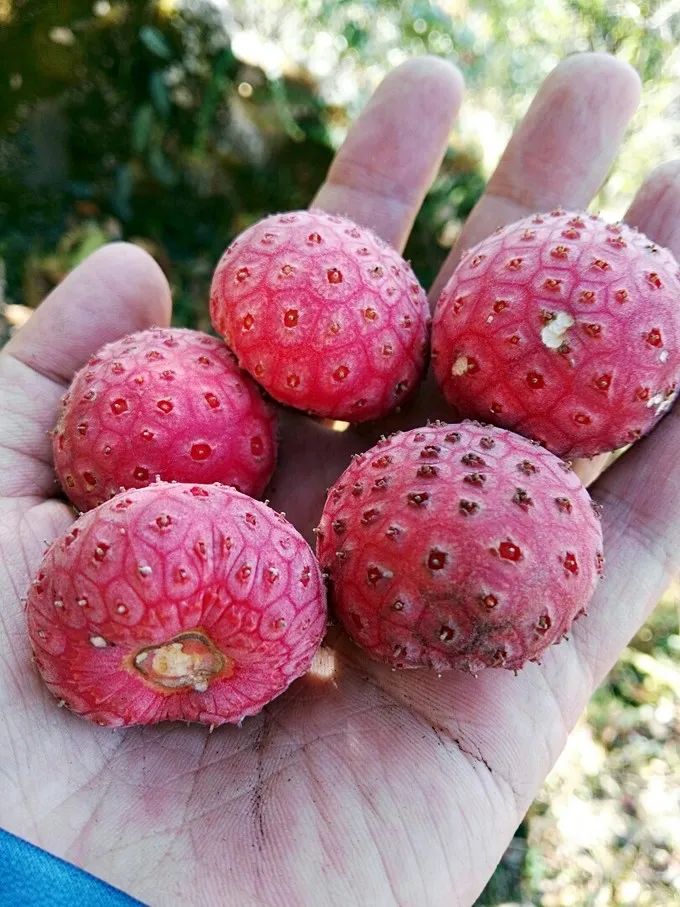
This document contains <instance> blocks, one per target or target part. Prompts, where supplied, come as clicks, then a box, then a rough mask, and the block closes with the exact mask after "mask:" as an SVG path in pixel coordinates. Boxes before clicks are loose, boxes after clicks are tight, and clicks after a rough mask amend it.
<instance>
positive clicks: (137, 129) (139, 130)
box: [132, 104, 154, 154]
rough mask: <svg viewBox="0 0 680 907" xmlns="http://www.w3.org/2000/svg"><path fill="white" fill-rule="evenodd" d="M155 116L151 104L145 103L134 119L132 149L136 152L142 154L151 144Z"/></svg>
mask: <svg viewBox="0 0 680 907" xmlns="http://www.w3.org/2000/svg"><path fill="white" fill-rule="evenodd" d="M153 118H154V114H153V107H152V106H151V104H143V105H142V106H141V107H140V108H139V109H138V110H137V112H136V113H135V115H134V117H133V119H132V150H133V151H134V152H135V153H136V154H141V153H142V151H144V149H145V148H146V147H147V145H148V144H149V136H150V134H151V127H152V126H153Z"/></svg>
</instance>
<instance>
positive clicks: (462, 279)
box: [432, 210, 680, 457]
mask: <svg viewBox="0 0 680 907" xmlns="http://www.w3.org/2000/svg"><path fill="white" fill-rule="evenodd" d="M432 356H433V364H434V371H435V375H436V378H437V381H438V383H439V385H440V387H441V388H442V390H443V392H444V395H445V396H446V398H447V400H448V401H449V402H450V403H451V404H452V405H453V406H454V407H455V408H456V410H457V411H458V412H459V413H461V414H462V415H466V416H474V417H476V418H479V419H483V420H485V421H491V422H493V423H495V424H497V425H502V426H504V427H505V428H511V429H512V430H513V431H516V432H519V433H520V434H523V435H525V436H527V437H530V438H534V439H537V440H539V441H541V442H542V443H544V444H545V445H546V447H548V448H549V449H550V450H552V451H553V452H554V453H556V454H559V455H560V456H569V457H583V456H586V457H590V456H594V455H595V454H597V453H600V452H603V451H607V450H615V449H616V448H619V447H622V446H624V445H626V444H630V443H631V442H633V441H635V440H637V438H639V437H641V436H642V435H644V434H645V433H646V432H648V431H649V430H650V429H651V428H652V427H653V426H654V425H655V424H656V422H657V421H658V420H659V419H660V418H661V417H662V416H663V415H664V413H665V412H667V411H668V409H669V408H670V406H671V404H672V403H673V401H674V399H675V397H676V395H677V392H678V383H679V381H680V278H679V274H678V264H677V262H676V261H675V259H674V258H673V256H672V255H671V253H670V252H668V251H667V250H666V249H663V248H660V247H659V246H656V245H654V244H653V243H652V242H651V241H650V240H649V239H647V237H645V236H644V235H643V234H641V233H638V232H637V231H635V230H634V229H632V228H631V227H628V226H626V225H625V224H607V223H605V222H604V221H603V220H601V219H600V218H599V217H597V216H595V215H592V214H579V213H573V212H565V211H561V210H556V211H553V212H551V213H549V214H541V215H535V216H533V217H528V218H525V219H524V220H521V221H518V222H517V223H514V224H511V225H510V226H508V227H505V228H503V229H502V230H499V231H497V232H496V233H494V234H492V235H491V236H489V237H488V238H487V239H485V240H483V241H482V242H481V243H479V244H478V245H477V246H475V247H474V248H472V249H470V250H469V251H468V252H467V253H466V254H465V255H464V256H463V258H462V259H461V261H460V264H459V265H458V267H457V268H456V270H455V272H454V274H453V275H452V277H451V279H450V280H449V282H448V283H447V285H446V287H445V288H444V290H443V292H442V294H441V297H440V299H439V301H438V304H437V309H436V312H435V317H434V323H433V331H432Z"/></svg>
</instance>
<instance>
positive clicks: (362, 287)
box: [210, 211, 429, 422]
mask: <svg viewBox="0 0 680 907" xmlns="http://www.w3.org/2000/svg"><path fill="white" fill-rule="evenodd" d="M210 304H211V315H212V321H213V325H214V326H215V329H216V330H217V331H218V333H220V334H222V336H223V337H224V338H225V340H226V342H227V344H228V345H229V346H230V347H231V349H232V350H233V351H234V352H235V353H236V355H237V357H238V360H239V363H240V365H241V366H242V367H243V368H244V369H246V370H247V371H248V372H249V373H250V374H251V375H252V376H253V377H254V378H255V379H256V380H257V381H258V382H259V383H260V384H261V385H262V386H263V387H264V388H266V390H267V391H268V392H269V393H270V394H271V396H272V397H274V398H275V399H276V400H279V401H280V402H281V403H285V404H287V405H289V406H294V407H296V408H298V409H302V410H305V411H309V412H311V413H314V414H316V415H321V416H326V417H329V418H335V419H346V420H348V421H351V422H363V421H366V420H368V419H375V418H377V417H379V416H382V415H385V414H386V413H388V412H390V411H391V410H393V409H395V408H396V407H398V406H399V405H400V404H401V403H403V402H404V401H405V400H407V399H408V398H409V397H410V396H411V394H412V393H413V391H414V390H415V388H416V386H417V385H418V383H419V381H420V379H421V377H422V374H423V370H424V367H425V361H426V357H427V345H428V328H429V312H428V308H427V301H426V298H425V293H424V291H423V289H422V287H421V286H420V284H419V283H418V281H417V280H416V278H415V276H414V274H413V271H412V270H411V268H410V266H409V265H408V264H407V263H406V262H405V261H404V260H403V258H401V256H400V255H399V254H398V253H397V252H396V251H395V250H394V249H393V248H391V247H390V246H389V245H387V244H386V243H385V242H383V241H382V240H381V239H380V238H379V237H378V236H376V235H375V234H374V233H372V232H371V231H370V230H368V229H367V228H365V227H359V226H357V225H356V224H355V223H353V222H352V221H350V220H347V219H346V218H344V217H339V216H337V215H332V214H326V213H324V212H322V211H294V212H291V213H289V214H277V215H272V216H270V217H267V218H265V219H264V220H262V221H260V222H259V223H257V224H255V225H254V226H252V227H250V228H249V229H248V230H246V231H245V232H244V233H243V234H241V236H239V237H238V238H237V239H236V240H235V241H234V242H233V243H232V244H231V245H230V246H229V248H228V249H227V250H226V252H225V253H224V255H223V256H222V258H221V260H220V262H219V264H218V266H217V269H216V271H215V275H214V277H213V283H212V289H211V303H210Z"/></svg>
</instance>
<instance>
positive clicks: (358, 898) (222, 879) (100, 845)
mask: <svg viewBox="0 0 680 907" xmlns="http://www.w3.org/2000/svg"><path fill="white" fill-rule="evenodd" d="M461 91H462V88H461V82H460V78H459V76H458V75H457V73H456V72H455V70H453V69H452V68H451V67H450V66H448V65H447V64H445V63H443V62H442V61H438V60H432V59H421V60H414V61H411V62H409V63H407V64H405V65H404V66H401V67H399V68H398V69H397V70H395V71H394V72H393V73H392V74H391V75H390V76H388V78H387V79H386V80H385V82H384V83H383V84H382V86H381V87H380V88H379V89H378V91H377V93H376V95H375V97H374V98H373V100H372V102H371V103H370V104H369V106H368V108H367V110H366V111H365V112H364V114H363V116H362V117H361V118H360V119H359V121H358V122H357V123H356V125H355V126H354V129H353V130H352V132H351V134H350V136H349V138H348V140H347V141H346V143H345V145H344V147H343V149H342V150H341V151H340V153H339V155H338V157H337V159H336V161H335V163H334V165H333V167H332V168H331V170H330V172H329V175H328V178H327V181H326V183H325V184H324V186H322V188H321V189H320V191H319V194H318V196H317V198H316V199H315V205H316V206H318V207H322V208H325V209H327V210H330V211H335V212H340V213H344V214H348V215H349V216H350V217H352V218H353V219H354V220H356V221H358V222H361V223H364V224H367V225H368V226H371V227H373V228H374V229H375V230H376V231H377V232H378V233H379V234H380V235H382V236H383V237H384V238H385V239H387V240H388V241H389V242H391V243H393V244H394V245H395V246H396V247H397V248H399V249H401V248H402V247H403V245H404V242H405V239H406V237H407V235H408V232H409V229H410V227H411V224H412V222H413V218H414V216H415V213H416V211H417V210H418V207H419V206H420V203H421V201H422V199H423V196H424V194H425V192H426V191H427V188H428V186H429V183H430V181H431V179H432V177H433V175H434V173H435V172H436V169H437V167H438V165H439V163H440V160H441V156H442V154H443V151H444V148H445V144H446V139H447V135H448V132H449V129H450V126H451V122H452V120H453V117H454V116H455V113H456V111H457V108H458V105H459V102H460V97H461ZM638 92H639V85H638V80H637V77H636V76H635V74H634V73H633V72H632V70H630V69H629V68H628V67H626V66H624V65H623V64H621V63H619V62H617V61H616V60H614V59H613V58H611V57H606V56H602V55H582V56H575V57H572V58H569V59H568V60H566V61H565V62H564V63H562V64H561V65H560V66H559V67H558V68H557V70H556V71H555V72H554V73H553V74H552V75H551V76H550V77H549V78H548V79H547V80H546V82H545V84H544V85H543V87H542V89H541V91H540V92H539V95H538V96H537V98H536V100H535V101H534V104H533V105H532V108H531V109H530V111H529V113H528V115H527V117H526V118H525V120H524V122H523V123H522V124H521V125H520V127H519V128H518V130H517V132H516V133H515V136H514V137H513V139H512V140H511V142H510V145H509V147H508V149H507V151H506V153H505V155H504V157H503V159H502V161H501V163H500V165H499V167H498V170H497V171H496V173H495V174H494V176H493V178H492V180H491V182H490V183H489V186H488V189H487V192H486V194H485V196H484V198H483V199H482V200H481V201H480V203H479V204H478V205H477V207H476V209H475V210H474V212H473V213H472V215H471V217H470V219H469V221H468V223H467V225H466V227H465V229H464V232H463V237H462V239H461V242H460V243H459V244H458V246H457V249H456V250H454V252H453V253H452V255H451V257H450V258H449V260H448V261H447V263H446V264H445V266H444V268H443V270H442V274H441V275H440V277H439V279H438V280H437V282H436V285H435V288H434V290H433V298H434V293H435V292H436V291H437V290H438V289H439V288H440V287H441V286H442V284H443V281H444V280H445V279H446V276H447V275H448V274H449V273H450V272H451V270H452V268H453V266H454V264H455V260H456V256H457V255H458V250H459V249H461V247H463V248H464V247H465V246H469V245H471V244H472V243H474V242H476V241H477V240H478V239H480V238H482V237H483V236H485V235H486V234H488V233H489V232H490V231H492V230H493V229H495V227H497V226H499V225H501V224H504V223H507V222H510V221H514V220H516V219H517V218H519V217H521V216H523V215H525V214H527V213H530V212H532V211H535V210H539V211H540V210H548V209H550V208H551V207H553V206H555V205H556V204H558V203H559V204H561V205H563V206H569V207H577V208H582V207H584V206H585V205H586V204H587V203H588V201H589V200H590V198H591V197H592V195H593V193H594V192H595V190H596V188H597V187H598V185H599V183H600V182H601V180H602V179H603V178H604V176H605V175H606V173H607V171H608V169H609V166H610V163H611V161H612V159H613V157H614V155H615V153H616V150H617V147H618V144H619V141H620V139H621V137H622V134H623V131H624V129H625V126H626V124H627V122H628V119H629V117H630V116H631V114H632V112H633V109H634V107H635V105H636V102H637V99H638ZM679 215H680V167H678V166H677V165H675V164H674V165H667V166H665V167H662V168H660V169H659V170H657V171H655V172H654V173H653V174H652V175H651V176H650V178H649V179H648V181H647V182H646V183H645V184H644V186H643V187H642V188H641V190H640V192H639V193H638V195H637V196H636V198H635V200H634V201H633V203H632V205H631V207H630V208H629V210H628V213H627V215H626V220H627V221H628V222H629V223H631V224H633V225H635V226H637V227H639V228H640V229H641V230H643V231H644V232H645V233H647V234H648V235H650V236H651V238H652V239H654V240H655V241H656V242H658V243H660V244H662V245H665V246H668V247H669V248H670V249H671V251H673V252H674V253H675V254H676V255H678V256H680V231H679V230H678V229H677V228H676V224H677V223H680V220H679ZM226 239H227V238H226V237H225V240H226ZM169 313H170V296H169V290H168V287H167V284H166V282H165V279H164V278H163V276H162V274H161V272H160V271H159V269H158V268H157V267H156V265H155V264H154V263H153V262H152V260H151V259H150V258H148V257H147V256H146V255H145V253H143V252H141V251H140V250H139V249H137V248H135V247H132V246H127V245H123V244H119V245H113V246H109V247H106V248H105V249H103V250H101V251H100V252H97V253H95V254H94V255H93V256H91V258H89V259H88V260H87V261H86V262H85V263H84V264H83V265H81V266H80V267H79V268H78V269H76V270H75V271H74V272H73V273H72V274H71V275H70V276H69V277H68V278H67V279H66V280H65V281H64V282H63V283H62V284H61V285H60V286H59V287H58V288H57V289H56V290H55V291H54V292H53V293H52V294H51V296H50V297H49V298H48V299H47V300H46V301H45V303H44V304H43V305H42V306H41V307H40V309H39V310H38V311H37V312H36V314H35V315H34V316H33V318H32V319H31V320H30V322H29V323H28V324H27V325H26V326H25V327H24V328H23V329H22V330H21V331H20V332H19V333H18V334H17V335H16V336H15V337H14V338H13V340H12V341H11V342H10V344H9V345H8V346H7V347H6V348H5V349H4V350H3V351H2V353H0V493H1V494H2V496H3V497H2V500H1V501H0V555H1V556H2V561H1V563H0V600H1V602H2V610H1V611H0V621H1V623H2V626H1V629H0V703H1V707H2V713H3V718H4V721H3V722H2V724H1V725H0V751H1V752H2V754H3V760H2V777H3V785H2V788H3V793H2V806H1V807H0V822H1V823H2V824H3V825H4V826H5V827H6V828H7V829H8V830H10V831H12V832H14V833H15V834H18V835H20V836H21V837H24V838H26V839H28V840H30V841H33V842H34V843H36V844H38V845H39V846H42V847H44V848H45V849H47V850H49V851H51V852H53V853H56V854H58V855H60V856H62V857H64V858H65V859H67V860H70V861H72V862H74V863H76V864H78V865H80V866H82V867H84V868H86V869H88V870H89V871H90V872H93V873H94V874H95V875H98V876H100V877H102V878H104V879H106V880H107V881H110V882H111V883H113V884H114V885H117V886H119V887H120V888H122V889H124V890H126V891H128V892H130V893H131V894H133V895H135V896H137V897H139V898H141V899H143V900H144V901H147V902H150V903H152V904H160V903H162V904H174V903H179V902H182V903H188V904H215V903H225V904H234V905H239V907H240V905H251V904H253V905H255V904H258V905H259V904H262V905H274V904H282V905H286V907H289V905H295V907H298V905H299V907H305V905H308V904H309V905H311V904H324V905H325V904H329V905H330V904H343V905H344V904H367V903H370V904H374V905H376V907H377V905H390V904H404V905H406V904H407V905H427V907H436V905H447V907H450V905H451V904H460V905H467V904H470V903H471V902H472V901H473V900H474V898H475V897H476V895H477V894H478V893H479V891H480V890H481V888H482V887H483V885H484V883H485V882H486V880H487V879H488V877H489V876H490V875H491V873H492V871H493V869H494V867H495V865H496V863H497V862H498V860H499V858H500V856H501V854H502V852H503V850H504V848H505V846H506V845H507V843H508V841H509V840H510V838H511V836H512V834H513V832H514V830H515V828H516V827H517V825H518V823H519V822H520V820H521V819H522V817H523V815H524V813H525V811H526V809H527V807H528V806H529V804H530V802H531V800H532V798H533V797H534V795H535V793H536V791H537V789H538V787H539V785H540V783H541V781H542V780H543V778H544V777H545V775H546V773H547V772H548V770H549V769H550V767H551V766H552V764H553V763H554V761H555V759H556V758H557V756H558V754H559V752H560V750H561V749H562V747H563V745H564V742H565V739H566V736H567V734H568V732H569V730H570V729H571V727H572V726H573V725H574V723H575V721H576V719H577V718H578V716H579V714H580V712H581V711H582V709H583V707H584V705H585V703H586V702H587V700H588V698H589V696H590V695H591V693H592V692H593V690H594V688H595V687H596V685H597V684H598V683H599V681H600V680H601V679H602V677H603V676H604V675H605V673H606V672H607V671H608V670H609V668H610V667H611V666H612V664H613V663H614V661H615V659H616V657H617V655H618V653H619V651H620V650H621V648H622V647H623V646H624V645H625V643H626V642H627V641H628V639H629V638H630V637H631V636H632V635H633V633H634V632H635V630H636V629H637V627H638V626H639V625H640V623H641V622H642V621H643V620H644V618H645V616H646V615H647V614H648V613H649V611H650V610H651V609H652V607H653V606H654V604H655V602H656V601H657V599H658V598H659V596H660V594H661V593H662V592H663V590H664V588H665V586H666V584H667V581H668V578H669V575H670V574H671V572H672V571H674V570H675V569H677V567H678V565H679V562H680V554H679V552H680V513H679V512H678V508H677V504H676V502H675V497H676V488H677V486H678V482H680V466H679V465H678V462H677V448H678V445H679V443H680V426H679V425H678V415H677V411H676V412H675V413H671V414H670V415H669V416H668V417H667V418H666V419H665V420H664V421H663V423H662V424H661V425H660V426H659V427H658V428H657V429H656V430H655V431H654V433H653V435H652V436H651V437H649V438H648V439H646V440H643V441H641V442H639V443H638V444H636V445H635V448H634V449H633V450H632V451H630V452H629V453H628V454H626V455H625V457H624V458H622V459H621V460H619V461H618V462H617V463H616V464H615V465H614V466H613V467H612V468H610V469H609V470H608V471H607V473H606V474H605V475H604V476H603V477H602V478H600V479H599V481H598V482H597V483H596V485H595V486H594V489H593V491H594V496H595V498H596V499H597V500H598V501H600V502H602V503H603V504H604V506H605V512H604V519H603V523H604V526H603V528H604V533H605V553H606V555H607V578H606V580H605V581H604V582H603V583H601V584H600V588H599V590H598V592H597V595H596V598H595V600H594V601H593V603H592V606H591V609H590V614H589V616H588V618H587V619H586V620H583V621H580V622H579V624H578V625H577V626H575V628H574V631H573V633H572V635H571V639H570V642H569V643H568V644H563V645H561V646H559V647H557V648H553V649H551V650H550V651H549V652H548V653H546V656H545V657H544V660H543V664H542V665H540V666H539V665H534V664H529V665H527V666H526V667H525V668H524V669H523V671H522V672H521V673H520V674H519V676H517V677H513V676H512V674H511V673H510V672H506V671H500V670H488V671H485V672H483V673H482V674H481V675H480V676H479V677H478V678H473V677H470V676H467V675H465V674H461V673H457V672H451V673H448V674H446V675H444V676H442V677H441V678H440V677H437V676H436V675H434V674H433V673H431V672H427V671H418V672H401V673H398V672H397V673H394V672H392V671H390V670H389V669H388V668H387V667H385V666H382V665H380V664H377V663H374V662H372V661H370V660H368V659H367V658H365V657H364V656H363V655H362V653H361V652H360V651H359V650H357V649H356V648H355V647H353V646H352V645H351V644H350V643H349V642H348V641H347V640H346V639H345V638H343V637H342V635H341V634H339V633H336V632H333V633H331V635H330V636H329V638H328V639H327V642H326V645H325V646H324V647H323V648H322V650H321V652H320V654H319V657H318V659H317V663H316V666H315V669H314V670H313V671H312V672H311V673H310V674H309V675H308V676H307V677H305V678H303V679H301V680H299V681H297V682H296V683H295V684H294V685H293V686H292V687H291V688H290V690H289V691H288V692H287V693H286V694H285V695H284V696H282V697H281V698H280V699H278V700H276V701H275V702H273V703H271V704H270V705H269V706H267V707H266V708H265V709H264V711H263V712H262V713H261V714H260V715H258V716H257V717H254V718H250V719H248V720H247V721H246V722H245V723H244V725H243V727H242V728H234V727H222V728H219V729H218V730H216V731H215V732H214V733H212V734H209V733H208V731H207V730H206V729H205V728H202V727H178V726H175V725H160V726H155V727H148V728H133V729H129V730H124V731H123V730H110V729H104V728H96V727H93V726H91V725H89V724H87V723H86V722H84V721H82V720H81V719H79V718H77V717H75V716H73V715H71V714H69V713H68V712H66V711H65V710H61V711H60V710H59V709H57V708H56V703H55V701H54V699H53V698H52V697H51V696H50V695H49V693H48V692H47V690H46V689H45V687H44V686H43V684H42V682H41V681H40V679H39V677H38V675H37V673H36V671H35V670H33V669H32V667H31V665H30V649H29V645H28V639H27V635H26V629H25V625H24V615H23V611H22V607H21V605H20V599H21V597H22V596H23V595H24V594H25V590H26V588H27V586H28V583H29V581H30V579H31V577H32V576H33V574H34V572H35V570H36V568H37V565H38V562H39V560H40V558H41V556H42V553H43V551H44V547H45V543H46V542H49V541H50V540H52V539H53V538H54V537H55V535H57V534H59V533H61V532H62V531H63V530H64V529H65V528H66V526H67V525H68V524H69V522H70V521H71V519H72V514H71V511H70V509H69V508H68V507H67V506H66V505H65V504H63V503H61V502H60V501H59V500H57V499H56V498H55V492H56V488H55V484H54V479H53V473H52V464H51V456H50V442H49V438H48V432H49V430H50V429H51V428H52V426H53V423H54V421H55V418H56V411H57V403H58V400H59V397H60V396H61V394H62V393H63V390H64V388H65V386H66V385H67V384H68V383H69V382H70V379H71V377H72V375H73V373H74V371H75V370H76V369H77V368H79V367H80V366H81V365H82V364H83V362H84V361H85V360H86V359H87V358H88V356H89V355H90V354H91V353H92V352H94V351H95V350H96V349H97V348H98V347H99V346H101V345H102V344H103V343H105V342H108V341H109V340H112V339H114V338H116V337H118V336H120V335H121V334H123V333H125V332H129V331H134V330H138V329H141V328H144V327H147V326H149V325H151V324H154V323H155V324H166V323H167V321H168V319H169ZM427 399H428V398H427V392H426V391H425V392H423V394H422V395H421V397H420V403H416V404H415V407H416V408H414V409H412V410H411V411H410V412H409V413H407V414H405V418H407V419H408V421H409V424H418V423H424V422H425V420H426V419H427V418H428V417H432V415H433V412H432V409H431V407H430V404H429V403H425V402H424V401H425V400H427ZM418 407H420V408H419V409H418ZM282 431H283V434H284V437H283V439H282V455H281V463H280V466H279V469H278V471H277V475H276V477H275V485H274V492H273V504H274V505H275V506H276V507H277V508H278V509H283V510H285V511H286V513H287V514H288V516H289V517H290V518H291V519H292V520H293V522H295V523H296V524H297V525H298V527H299V528H300V529H301V530H302V531H303V532H305V533H306V534H308V533H309V530H310V528H311V526H313V525H314V524H315V522H316V520H317V519H318V516H319V512H320V509H321V504H322V500H323V492H324V489H325V488H326V486H328V485H329V484H331V483H332V481H333V480H334V479H335V478H336V477H337V475H338V474H339V473H340V472H341V471H342V470H343V469H344V467H345V466H346V464H347V460H348V457H349V455H350V453H352V452H354V451H356V450H358V449H360V448H361V446H362V445H363V446H368V445H369V444H370V440H369V441H367V440H366V438H365V435H363V434H362V433H360V432H357V431H353V430H350V431H347V432H344V433H338V432H332V431H330V430H328V429H326V428H324V427H323V426H321V425H319V424H316V423H313V422H311V421H310V420H308V419H307V418H306V417H304V416H302V415H299V414H295V413H285V414H284V416H283V423H282Z"/></svg>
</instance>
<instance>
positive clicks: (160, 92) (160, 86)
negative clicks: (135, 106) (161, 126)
mask: <svg viewBox="0 0 680 907" xmlns="http://www.w3.org/2000/svg"><path fill="white" fill-rule="evenodd" d="M149 91H150V93H151V100H152V101H153V106H154V107H155V108H156V110H157V111H158V112H159V113H160V115H161V116H162V117H163V119H165V118H166V117H167V116H168V114H169V113H170V96H169V95H168V89H167V88H166V86H165V82H164V81H163V74H162V73H161V72H159V71H158V70H156V71H155V72H152V73H151V76H150V77H149Z"/></svg>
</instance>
